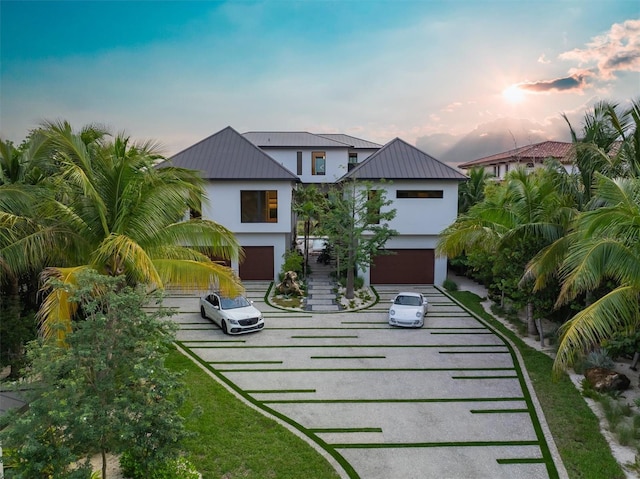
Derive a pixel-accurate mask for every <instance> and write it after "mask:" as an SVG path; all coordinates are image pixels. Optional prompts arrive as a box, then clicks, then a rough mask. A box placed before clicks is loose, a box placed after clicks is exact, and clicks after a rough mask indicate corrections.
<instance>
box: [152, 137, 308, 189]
mask: <svg viewBox="0 0 640 479" xmlns="http://www.w3.org/2000/svg"><path fill="white" fill-rule="evenodd" d="M163 166H175V167H179V168H188V169H191V170H199V171H201V172H202V176H203V178H205V179H211V180H287V181H299V179H298V177H297V176H296V175H294V174H293V173H291V172H290V171H289V170H288V169H287V168H285V167H284V166H282V165H281V164H280V163H278V162H277V161H276V160H274V159H273V158H271V157H270V156H269V155H268V154H266V153H265V152H264V151H262V150H261V149H260V148H258V147H257V146H256V145H254V144H253V143H251V142H250V141H249V140H247V139H246V138H245V137H243V136H242V135H241V134H240V133H238V132H237V131H236V130H234V129H233V128H231V127H230V126H228V127H226V128H225V129H223V130H220V131H219V132H218V133H215V134H213V135H211V136H209V137H207V138H205V139H204V140H201V141H199V142H198V143H196V144H195V145H192V146H190V147H189V148H187V149H186V150H183V151H181V152H180V153H177V154H175V155H173V156H172V157H171V158H169V159H168V160H166V161H165V162H163V163H161V164H160V165H159V167H160V168H162V167H163Z"/></svg>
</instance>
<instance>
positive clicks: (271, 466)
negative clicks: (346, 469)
mask: <svg viewBox="0 0 640 479" xmlns="http://www.w3.org/2000/svg"><path fill="white" fill-rule="evenodd" d="M167 366H168V367H169V368H170V369H173V370H176V371H184V380H185V383H186V384H187V388H188V394H189V397H188V400H187V403H186V404H185V406H184V408H183V410H182V411H181V413H182V414H184V415H186V416H187V417H188V419H187V428H188V430H189V431H191V432H192V433H195V434H194V436H193V437H191V438H189V439H187V441H186V442H185V450H186V452H187V454H188V456H189V459H190V460H191V461H192V462H193V464H194V465H195V466H196V468H197V469H198V470H199V471H200V472H201V473H202V477H203V479H214V478H215V479H219V478H224V479H233V478H243V479H245V478H246V479H251V478H255V479H269V478H273V479H276V478H277V479H299V478H301V477H307V478H313V479H325V478H327V479H329V478H331V479H335V478H338V477H339V476H338V474H337V473H336V472H335V470H334V469H333V467H332V466H331V465H330V464H329V463H328V462H327V460H326V459H325V458H323V457H322V456H321V455H320V454H318V453H317V452H316V451H315V450H314V449H312V448H311V447H310V446H309V445H308V444H307V443H306V442H305V441H303V440H302V439H300V438H299V437H298V436H296V435H295V434H293V433H291V432H290V431H288V430H287V429H286V428H285V427H283V426H282V425H280V424H279V423H277V422H276V421H274V420H272V419H270V418H267V417H265V416H264V415H262V414H261V413H259V412H258V411H256V410H254V409H253V408H251V407H248V406H247V405H245V404H244V403H242V402H241V401H239V400H238V399H237V398H236V397H235V396H234V395H233V394H231V393H230V392H229V391H228V390H227V389H225V388H224V387H223V386H222V385H220V383H218V382H217V381H215V380H214V379H213V378H211V377H210V376H209V375H208V374H207V373H205V372H204V371H203V370H202V369H201V368H200V367H198V366H197V365H196V364H195V363H194V362H193V361H192V360H191V359H190V358H188V357H186V356H184V355H183V354H181V353H180V352H179V351H177V350H176V351H173V352H172V353H171V354H170V355H169V357H168V359H167Z"/></svg>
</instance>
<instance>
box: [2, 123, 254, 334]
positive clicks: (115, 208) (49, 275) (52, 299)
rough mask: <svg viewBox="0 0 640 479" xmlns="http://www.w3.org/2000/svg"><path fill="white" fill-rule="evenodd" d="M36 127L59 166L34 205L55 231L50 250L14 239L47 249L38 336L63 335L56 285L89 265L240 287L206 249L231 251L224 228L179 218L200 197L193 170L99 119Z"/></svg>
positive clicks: (132, 280)
mask: <svg viewBox="0 0 640 479" xmlns="http://www.w3.org/2000/svg"><path fill="white" fill-rule="evenodd" d="M42 131H43V134H44V135H45V137H46V139H47V144H48V145H49V147H50V148H51V151H53V152H54V153H53V155H52V161H54V162H55V163H56V165H57V168H58V173H57V174H56V175H54V176H53V177H51V178H50V180H49V183H50V184H51V185H53V186H55V188H51V189H50V191H51V192H52V195H51V196H52V197H51V199H50V201H47V202H43V203H41V204H40V206H39V207H38V209H37V211H36V214H37V215H38V216H39V217H41V218H46V220H47V222H48V225H56V228H57V231H58V232H59V233H63V234H62V235H60V234H58V235H57V236H56V237H57V238H58V239H59V241H58V242H57V243H56V245H55V248H54V249H53V250H52V252H51V253H45V252H43V251H41V250H39V249H38V247H37V245H32V244H28V242H24V244H23V246H24V247H25V248H26V250H27V256H29V255H30V256H33V257H41V256H42V255H43V254H44V255H47V254H48V255H49V256H50V259H51V261H49V264H50V265H51V266H49V267H48V268H46V269H45V271H44V273H43V280H44V290H45V291H47V295H46V298H45V299H44V301H43V303H42V306H41V308H40V311H39V313H38V316H39V320H40V323H41V332H42V334H43V335H44V336H45V338H51V337H54V336H55V337H57V338H58V340H60V341H63V340H64V336H65V334H66V332H67V331H68V330H69V327H70V321H71V319H72V317H73V315H74V313H75V311H76V310H75V305H74V304H71V303H69V302H68V295H67V292H66V290H65V288H64V285H65V284H69V283H75V281H76V278H77V275H78V273H79V272H80V271H83V270H85V269H89V268H91V269H96V270H97V271H99V272H101V273H103V274H108V275H120V274H123V275H125V277H126V278H127V282H128V283H129V284H145V285H147V286H148V287H151V288H160V289H162V288H165V287H166V286H168V285H172V286H179V287H185V288H188V287H194V288H198V289H207V288H210V287H211V286H212V285H213V284H215V285H216V286H217V287H218V288H220V289H221V290H225V291H227V292H228V293H229V294H235V293H238V292H240V291H241V290H242V287H241V284H240V281H239V279H238V278H237V276H236V275H235V274H234V272H233V271H232V270H231V269H230V268H228V267H225V266H222V265H220V264H218V263H217V262H214V261H212V260H211V259H210V258H212V257H215V258H220V259H232V260H238V259H239V258H240V256H241V254H242V252H241V248H240V246H239V244H238V243H237V241H236V239H235V237H234V235H233V234H232V232H231V231H229V230H227V229H226V228H224V227H223V226H222V225H220V224H217V223H215V222H213V221H208V220H202V219H191V220H188V221H185V220H184V218H185V214H186V212H187V210H188V208H192V209H196V210H197V209H199V208H200V207H201V201H202V199H203V197H204V191H203V180H202V179H201V178H200V177H199V176H198V174H197V173H196V172H194V171H191V170H185V169H180V168H173V167H169V166H167V167H164V166H163V167H160V168H156V167H155V163H156V161H158V160H159V159H160V158H161V157H160V155H159V153H158V151H159V150H158V146H157V145H156V144H155V143H153V142H143V143H133V142H132V141H131V139H130V138H129V137H127V136H125V135H124V134H122V133H121V134H118V135H116V136H115V137H114V138H113V139H112V140H110V137H109V135H108V134H107V132H106V130H104V129H101V128H100V127H94V126H90V127H86V128H84V129H83V130H81V131H80V132H74V131H73V129H72V128H71V125H69V123H67V122H48V123H45V124H44V125H43V130H42ZM5 250H6V248H5ZM2 253H3V254H4V251H3V252H2ZM53 261H56V262H55V263H54V262H53Z"/></svg>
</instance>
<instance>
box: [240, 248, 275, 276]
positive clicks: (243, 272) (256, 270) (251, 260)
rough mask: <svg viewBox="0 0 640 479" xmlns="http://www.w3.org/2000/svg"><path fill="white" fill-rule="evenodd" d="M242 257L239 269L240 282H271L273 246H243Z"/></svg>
mask: <svg viewBox="0 0 640 479" xmlns="http://www.w3.org/2000/svg"><path fill="white" fill-rule="evenodd" d="M244 256H245V257H244V261H243V262H242V263H240V268H239V270H240V271H239V273H240V279H241V280H243V281H252V280H253V281H256V280H267V281H272V280H273V246H245V247H244Z"/></svg>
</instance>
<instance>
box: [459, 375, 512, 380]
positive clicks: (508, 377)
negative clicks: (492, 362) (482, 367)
mask: <svg viewBox="0 0 640 479" xmlns="http://www.w3.org/2000/svg"><path fill="white" fill-rule="evenodd" d="M451 379H518V376H451Z"/></svg>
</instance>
